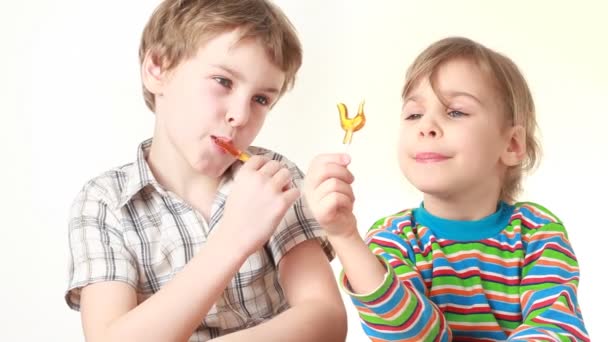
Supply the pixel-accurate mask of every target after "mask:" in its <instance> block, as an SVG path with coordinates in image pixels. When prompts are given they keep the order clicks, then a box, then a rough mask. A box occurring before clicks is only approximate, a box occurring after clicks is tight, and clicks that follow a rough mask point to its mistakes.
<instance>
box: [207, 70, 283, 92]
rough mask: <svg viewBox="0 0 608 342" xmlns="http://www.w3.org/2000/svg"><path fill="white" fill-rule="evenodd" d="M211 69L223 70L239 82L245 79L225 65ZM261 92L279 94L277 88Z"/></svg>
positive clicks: (264, 89)
mask: <svg viewBox="0 0 608 342" xmlns="http://www.w3.org/2000/svg"><path fill="white" fill-rule="evenodd" d="M213 67H215V68H218V69H222V70H224V71H225V72H227V73H229V74H231V75H232V76H233V77H234V78H236V79H237V80H239V81H242V80H244V79H245V76H243V74H241V73H240V72H238V71H236V70H234V69H232V68H230V67H227V66H225V65H220V64H213ZM261 90H262V91H263V92H267V93H272V94H278V93H279V90H278V89H277V88H272V87H270V88H263V89H261Z"/></svg>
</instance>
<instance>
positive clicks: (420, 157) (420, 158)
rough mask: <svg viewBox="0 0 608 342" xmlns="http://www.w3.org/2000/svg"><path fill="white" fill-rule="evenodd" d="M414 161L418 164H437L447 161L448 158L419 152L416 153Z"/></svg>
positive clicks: (437, 154)
mask: <svg viewBox="0 0 608 342" xmlns="http://www.w3.org/2000/svg"><path fill="white" fill-rule="evenodd" d="M414 159H415V160H416V162H418V163H437V162H441V161H444V160H446V159H448V157H447V156H445V155H443V154H441V153H436V152H421V153H416V155H415V156H414Z"/></svg>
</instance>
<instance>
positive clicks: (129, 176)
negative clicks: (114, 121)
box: [65, 140, 333, 341]
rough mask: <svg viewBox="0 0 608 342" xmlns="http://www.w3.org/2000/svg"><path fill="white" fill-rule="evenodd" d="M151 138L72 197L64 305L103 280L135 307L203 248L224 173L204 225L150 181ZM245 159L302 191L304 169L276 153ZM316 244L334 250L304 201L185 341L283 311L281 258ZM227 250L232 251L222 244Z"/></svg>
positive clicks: (222, 198)
mask: <svg viewBox="0 0 608 342" xmlns="http://www.w3.org/2000/svg"><path fill="white" fill-rule="evenodd" d="M150 144H151V140H147V141H144V142H143V143H142V144H141V145H140V146H139V148H138V153H137V160H136V161H135V162H134V163H130V164H127V165H125V166H122V167H119V168H116V169H113V170H110V171H108V172H106V173H104V174H102V175H100V176H99V177H97V178H94V179H92V180H91V181H89V182H88V183H87V184H86V185H85V186H84V188H83V189H82V190H81V192H80V193H79V194H78V196H77V198H76V200H75V201H74V204H73V206H72V210H71V214H70V220H69V242H70V252H71V253H70V256H71V258H70V268H69V271H70V273H69V286H68V291H67V293H66V295H65V299H66V301H67V304H68V305H69V306H70V307H71V308H72V309H74V310H79V308H80V292H81V289H82V288H83V287H84V286H86V285H88V284H92V283H97V282H102V281H122V282H125V283H127V284H129V285H131V286H133V288H135V289H136V291H137V297H138V303H141V302H143V301H144V300H146V299H147V298H148V297H150V296H152V295H153V294H154V293H156V292H157V291H158V290H160V288H162V287H163V286H164V285H165V284H166V283H167V282H169V281H170V280H171V279H172V278H173V276H174V275H175V274H176V273H177V272H179V271H180V270H181V269H182V268H183V267H184V266H185V265H186V264H187V263H188V261H189V260H190V259H191V258H192V257H193V256H194V255H195V254H196V253H197V251H198V250H199V249H200V248H201V247H203V246H204V244H205V241H206V240H207V237H208V236H209V234H210V232H211V231H212V230H213V228H214V227H215V226H216V225H217V223H218V221H219V220H220V218H221V217H222V214H223V211H224V204H225V202H226V198H227V196H228V194H229V193H230V185H231V183H232V179H233V178H232V175H233V174H234V172H235V171H236V168H237V167H239V166H240V165H241V164H240V163H234V164H233V166H232V167H231V168H230V169H229V170H228V171H227V172H226V175H225V176H223V179H222V181H221V183H220V186H219V188H218V192H217V194H216V196H215V200H214V202H213V205H212V209H211V215H210V220H209V222H206V220H205V219H204V218H203V217H202V216H201V215H200V214H198V213H197V212H196V211H195V210H194V209H193V208H192V207H191V206H189V205H188V204H187V203H185V202H184V201H183V200H181V199H179V198H178V197H177V196H176V195H175V194H173V193H171V192H169V191H167V190H164V189H163V188H162V186H161V185H160V184H159V183H158V182H157V181H156V180H155V179H154V176H153V175H152V172H151V171H150V168H149V167H148V164H147V162H146V155H147V153H148V151H149V147H150ZM249 152H250V153H251V154H261V155H265V156H267V157H269V158H272V159H274V160H278V161H280V162H281V163H282V164H284V165H286V166H287V167H288V168H289V170H290V171H291V175H292V177H293V180H294V183H295V185H296V186H298V187H299V186H300V183H301V182H302V178H303V174H302V172H301V171H300V170H299V169H298V168H297V167H296V166H295V165H294V164H293V163H292V162H290V161H288V160H287V159H285V158H284V157H282V156H281V155H279V154H276V153H274V152H271V151H268V150H265V149H261V148H257V147H250V148H249ZM309 239H319V241H320V242H321V246H322V247H323V249H324V251H325V252H326V254H327V256H328V258H329V259H330V260H331V259H332V258H333V251H332V249H331V246H330V245H329V243H328V242H327V239H326V237H325V235H324V233H323V231H322V230H321V228H320V227H319V225H318V223H317V222H316V221H315V220H314V218H312V216H311V214H310V212H309V209H308V208H307V206H306V204H305V201H303V199H301V198H300V199H298V200H297V201H296V203H295V204H294V205H293V206H292V207H291V208H290V209H289V210H288V211H287V213H286V214H285V217H284V218H283V219H282V220H281V222H280V224H279V226H278V227H277V229H276V231H275V232H274V234H273V235H272V237H271V238H270V240H269V241H268V242H267V243H266V245H265V246H264V248H263V249H260V250H258V251H257V252H255V253H254V254H252V255H251V256H249V258H248V259H247V260H246V261H245V263H244V264H243V265H242V266H241V268H240V270H239V271H238V273H237V274H236V275H235V276H234V278H233V279H232V280H231V281H230V283H229V284H228V287H227V288H226V289H225V290H224V292H223V295H222V296H221V297H220V298H219V299H218V300H217V302H216V303H215V304H214V305H213V307H212V308H211V310H210V311H209V313H208V314H207V316H206V317H205V318H204V319H203V321H202V323H201V325H200V326H199V327H198V328H197V330H196V331H195V332H194V335H192V337H191V338H190V341H206V340H209V339H211V338H213V337H217V336H221V335H224V334H227V333H230V332H233V331H236V330H240V329H244V328H247V327H250V326H253V325H256V324H259V323H261V322H263V321H264V320H267V319H269V318H272V317H273V316H275V315H277V314H278V313H280V312H282V311H284V310H285V309H287V308H288V303H287V301H286V299H285V296H284V294H283V291H282V289H281V286H280V284H279V281H278V272H277V267H278V264H279V260H281V258H282V257H283V256H284V255H285V254H286V253H287V252H288V251H289V250H290V249H291V248H293V247H294V246H296V245H297V244H298V243H301V242H303V241H306V240H309ZM226 253H230V246H226Z"/></svg>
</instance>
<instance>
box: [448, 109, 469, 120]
mask: <svg viewBox="0 0 608 342" xmlns="http://www.w3.org/2000/svg"><path fill="white" fill-rule="evenodd" d="M467 115H468V114H467V113H463V112H461V111H458V110H451V111H449V112H448V116H450V117H453V118H459V117H463V116H467Z"/></svg>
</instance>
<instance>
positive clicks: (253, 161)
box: [243, 155, 270, 171]
mask: <svg viewBox="0 0 608 342" xmlns="http://www.w3.org/2000/svg"><path fill="white" fill-rule="evenodd" d="M269 160H270V159H268V158H266V157H264V156H260V155H254V156H251V158H249V160H247V161H246V162H245V163H244V164H243V167H244V168H246V169H249V170H254V171H255V170H259V169H260V168H261V167H263V166H264V165H265V164H266V163H267V162H268V161H269Z"/></svg>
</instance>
